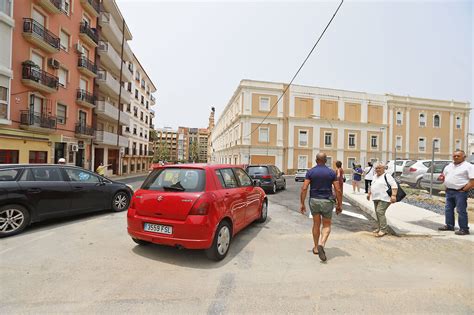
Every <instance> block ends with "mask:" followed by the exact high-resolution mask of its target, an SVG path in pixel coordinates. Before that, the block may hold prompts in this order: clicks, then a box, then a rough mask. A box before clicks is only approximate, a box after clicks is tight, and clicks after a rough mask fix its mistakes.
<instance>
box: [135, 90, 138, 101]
mask: <svg viewBox="0 0 474 315" xmlns="http://www.w3.org/2000/svg"><path fill="white" fill-rule="evenodd" d="M135 98H136V99H137V100H138V90H137V89H135Z"/></svg>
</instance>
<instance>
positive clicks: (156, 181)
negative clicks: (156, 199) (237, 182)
mask: <svg viewBox="0 0 474 315" xmlns="http://www.w3.org/2000/svg"><path fill="white" fill-rule="evenodd" d="M143 166H144V165H143V164H142V163H138V164H137V170H139V169H140V168H142V167H143ZM234 179H235V178H234ZM205 183H206V175H205V171H204V170H201V169H190V168H165V169H157V170H154V171H153V172H152V173H151V174H150V175H149V176H148V178H147V179H146V180H145V182H144V183H143V185H142V188H143V189H146V190H160V191H169V192H170V193H172V192H176V193H180V192H183V191H187V192H198V191H203V190H204V186H205Z"/></svg>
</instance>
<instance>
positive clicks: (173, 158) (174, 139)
mask: <svg viewBox="0 0 474 315" xmlns="http://www.w3.org/2000/svg"><path fill="white" fill-rule="evenodd" d="M156 138H157V139H156V141H154V143H153V152H154V153H155V155H154V157H155V160H156V161H163V162H164V161H167V162H177V161H179V159H178V130H173V129H171V128H158V129H156ZM181 160H182V159H181Z"/></svg>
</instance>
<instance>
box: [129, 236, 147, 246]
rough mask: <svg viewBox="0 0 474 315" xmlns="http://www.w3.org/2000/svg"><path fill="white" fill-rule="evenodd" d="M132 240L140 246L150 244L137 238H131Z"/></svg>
mask: <svg viewBox="0 0 474 315" xmlns="http://www.w3.org/2000/svg"><path fill="white" fill-rule="evenodd" d="M132 240H133V241H134V242H135V243H137V244H138V245H140V246H145V245H148V244H150V242H147V241H144V240H139V239H138V238H133V237H132Z"/></svg>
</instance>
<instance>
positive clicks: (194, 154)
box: [189, 141, 199, 162]
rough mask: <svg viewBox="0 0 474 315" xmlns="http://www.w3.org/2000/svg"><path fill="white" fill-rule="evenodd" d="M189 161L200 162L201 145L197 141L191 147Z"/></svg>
mask: <svg viewBox="0 0 474 315" xmlns="http://www.w3.org/2000/svg"><path fill="white" fill-rule="evenodd" d="M189 159H190V160H191V162H196V161H199V145H198V142H197V141H194V142H193V143H191V145H190V147H189Z"/></svg>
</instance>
